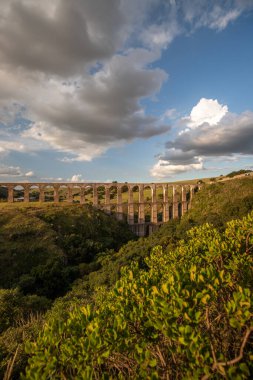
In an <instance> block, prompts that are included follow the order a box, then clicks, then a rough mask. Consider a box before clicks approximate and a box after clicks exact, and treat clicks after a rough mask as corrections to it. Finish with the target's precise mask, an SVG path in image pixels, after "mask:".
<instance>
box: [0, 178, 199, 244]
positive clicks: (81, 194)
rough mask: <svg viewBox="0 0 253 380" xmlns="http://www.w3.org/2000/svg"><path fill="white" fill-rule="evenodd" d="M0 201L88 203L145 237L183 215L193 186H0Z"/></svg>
mask: <svg viewBox="0 0 253 380" xmlns="http://www.w3.org/2000/svg"><path fill="white" fill-rule="evenodd" d="M0 190H1V192H0V201H6V202H11V203H13V202H17V201H19V202H36V201H37V202H55V203H58V202H67V203H69V204H71V203H80V204H91V205H93V206H94V207H96V208H99V209H101V210H103V211H104V212H106V213H109V214H114V215H115V217H116V218H117V219H118V220H126V221H127V222H128V224H129V226H130V228H131V230H132V231H133V232H134V233H136V234H137V235H138V236H145V235H147V234H150V233H151V232H153V231H154V230H155V229H157V228H158V227H159V226H160V225H161V224H163V223H165V222H167V221H169V220H170V219H175V218H179V217H181V216H182V215H184V214H185V213H186V212H187V210H188V209H189V208H190V206H191V201H192V198H193V195H194V193H195V191H196V190H198V186H197V185H173V184H168V183H118V182H112V183H0Z"/></svg>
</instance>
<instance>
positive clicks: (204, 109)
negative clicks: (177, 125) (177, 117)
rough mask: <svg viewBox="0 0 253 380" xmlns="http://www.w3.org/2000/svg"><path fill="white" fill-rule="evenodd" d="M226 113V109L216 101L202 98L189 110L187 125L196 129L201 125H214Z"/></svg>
mask: <svg viewBox="0 0 253 380" xmlns="http://www.w3.org/2000/svg"><path fill="white" fill-rule="evenodd" d="M227 112H228V107H227V106H226V105H225V106H224V105H222V104H219V103H218V100H217V99H206V98H202V99H200V101H199V102H198V104H197V105H196V106H194V107H193V109H192V110H191V114H190V117H189V118H188V119H187V118H186V120H188V122H187V125H188V127H191V128H196V127H199V126H200V125H202V124H203V123H208V124H209V125H216V124H218V122H219V121H221V119H222V118H223V117H224V116H225V115H226V113H227Z"/></svg>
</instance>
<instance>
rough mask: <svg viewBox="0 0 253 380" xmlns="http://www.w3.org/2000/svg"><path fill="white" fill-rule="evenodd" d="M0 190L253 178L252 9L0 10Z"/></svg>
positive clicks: (62, 4)
mask: <svg viewBox="0 0 253 380" xmlns="http://www.w3.org/2000/svg"><path fill="white" fill-rule="evenodd" d="M0 1H1V9H2V15H3V16H2V18H1V20H0V83H1V95H0V181H1V182H4V181H13V182H22V181H31V182H36V181H66V180H69V181H76V182H81V181H101V182H104V181H113V180H117V181H123V182H125V181H128V182H131V181H133V182H136V181H140V182H141V181H143V182H144V181H145V182H149V181H150V182H159V181H163V182H164V181H176V180H181V179H190V178H201V177H212V176H215V175H220V174H226V173H228V172H230V171H232V170H237V169H241V168H246V169H248V168H250V169H251V168H252V169H253V163H252V157H253V102H252V99H253V97H252V91H253V90H252V89H253V75H252V74H253V43H252V40H253V3H252V1H250V0H227V1H218V0H214V1H212V2H211V3H210V1H208V0H192V1H191V2H189V1H187V0H171V1H161V0H135V1H134V0H128V1H126V0H122V1H120V0H108V1H107V2H104V1H102V0H92V1H91V0H72V1H71V2H69V1H67V0H57V1H52V0H50V1H49V0H45V1H44V2H43V5H42V4H40V3H39V2H38V3H37V2H34V1H32V0H20V1H18V2H17V1H15V0H8V1H7V0H0Z"/></svg>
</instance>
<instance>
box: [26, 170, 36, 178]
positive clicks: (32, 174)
mask: <svg viewBox="0 0 253 380" xmlns="http://www.w3.org/2000/svg"><path fill="white" fill-rule="evenodd" d="M25 176H26V177H34V172H33V171H29V172H27V173H25Z"/></svg>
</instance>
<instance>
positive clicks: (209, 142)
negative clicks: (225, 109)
mask: <svg viewBox="0 0 253 380" xmlns="http://www.w3.org/2000/svg"><path fill="white" fill-rule="evenodd" d="M166 146H167V148H169V149H170V148H175V149H177V150H179V151H181V155H182V157H184V156H185V154H187V155H188V156H190V155H192V157H194V156H206V157H208V156H230V155H233V154H244V155H248V154H253V113H252V112H245V113H243V114H241V115H233V114H228V115H226V116H225V117H224V118H223V119H222V120H221V121H220V122H219V123H218V124H217V125H213V126H210V125H209V124H208V123H205V124H202V125H201V126H199V127H198V128H196V129H190V130H188V131H186V132H184V133H183V134H181V135H180V136H178V137H177V138H176V139H175V140H174V141H173V142H168V143H167V144H166ZM167 159H170V158H169V157H167Z"/></svg>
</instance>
